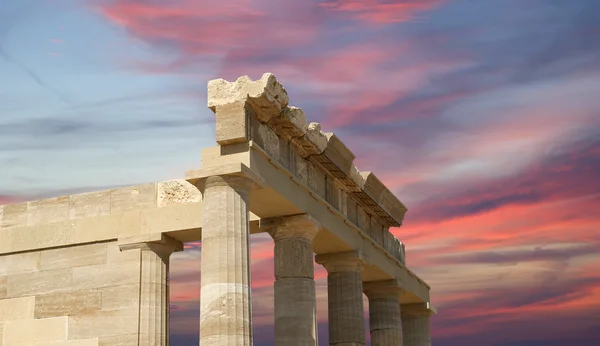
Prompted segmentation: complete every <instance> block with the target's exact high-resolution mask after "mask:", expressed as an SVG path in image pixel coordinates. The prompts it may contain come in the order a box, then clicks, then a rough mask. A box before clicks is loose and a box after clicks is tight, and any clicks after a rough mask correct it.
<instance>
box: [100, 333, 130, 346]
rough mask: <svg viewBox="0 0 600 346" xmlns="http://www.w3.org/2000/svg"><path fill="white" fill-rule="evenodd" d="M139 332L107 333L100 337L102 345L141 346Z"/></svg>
mask: <svg viewBox="0 0 600 346" xmlns="http://www.w3.org/2000/svg"><path fill="white" fill-rule="evenodd" d="M138 338H139V337H138V334H137V333H136V334H122V335H107V336H101V337H99V338H98V345H100V346H139V339H138Z"/></svg>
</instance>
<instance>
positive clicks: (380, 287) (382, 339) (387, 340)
mask: <svg viewBox="0 0 600 346" xmlns="http://www.w3.org/2000/svg"><path fill="white" fill-rule="evenodd" d="M363 289H364V292H365V295H366V296H367V297H368V298H369V324H370V330H371V345H373V346H402V320H401V314H400V303H399V301H398V295H399V294H400V292H401V291H402V289H401V288H400V285H399V282H397V281H396V280H386V281H373V282H365V283H363Z"/></svg>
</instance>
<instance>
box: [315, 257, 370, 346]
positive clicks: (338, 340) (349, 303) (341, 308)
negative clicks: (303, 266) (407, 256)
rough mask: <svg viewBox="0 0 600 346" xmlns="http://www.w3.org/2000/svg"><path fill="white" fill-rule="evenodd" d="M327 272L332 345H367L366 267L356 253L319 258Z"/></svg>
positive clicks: (330, 339) (318, 260)
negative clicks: (363, 277) (363, 278)
mask: <svg viewBox="0 0 600 346" xmlns="http://www.w3.org/2000/svg"><path fill="white" fill-rule="evenodd" d="M316 260H317V263H319V264H322V265H323V266H324V267H325V269H327V274H328V275H327V294H328V302H329V344H330V345H335V346H359V345H364V344H365V327H364V308H363V296H362V294H363V288H362V278H361V271H362V268H363V266H364V264H365V262H364V260H363V259H362V258H361V256H360V255H359V254H358V252H357V251H349V252H343V253H336V254H325V255H317V257H316Z"/></svg>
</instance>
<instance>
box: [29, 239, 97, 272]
mask: <svg viewBox="0 0 600 346" xmlns="http://www.w3.org/2000/svg"><path fill="white" fill-rule="evenodd" d="M106 246H107V245H106V243H97V244H84V245H75V246H70V247H64V248H58V249H49V250H44V251H42V252H41V260H40V269H41V270H48V269H60V268H71V267H81V266H88V265H94V264H102V263H106Z"/></svg>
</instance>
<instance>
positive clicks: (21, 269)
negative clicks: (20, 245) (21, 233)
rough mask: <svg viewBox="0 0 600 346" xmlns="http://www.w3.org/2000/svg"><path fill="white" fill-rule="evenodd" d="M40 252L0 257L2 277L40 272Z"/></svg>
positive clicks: (0, 275)
mask: <svg viewBox="0 0 600 346" xmlns="http://www.w3.org/2000/svg"><path fill="white" fill-rule="evenodd" d="M39 268H40V252H39V251H34V252H23V253H16V254H10V255H1V256H0V277H2V276H3V275H11V274H20V273H28V272H34V271H37V270H39Z"/></svg>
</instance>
